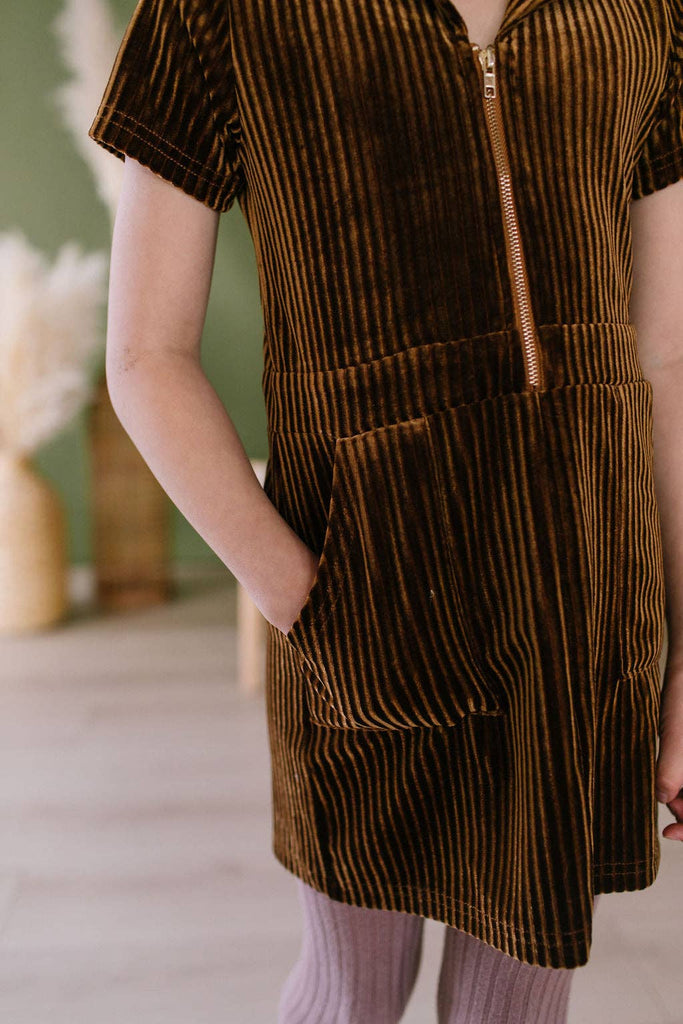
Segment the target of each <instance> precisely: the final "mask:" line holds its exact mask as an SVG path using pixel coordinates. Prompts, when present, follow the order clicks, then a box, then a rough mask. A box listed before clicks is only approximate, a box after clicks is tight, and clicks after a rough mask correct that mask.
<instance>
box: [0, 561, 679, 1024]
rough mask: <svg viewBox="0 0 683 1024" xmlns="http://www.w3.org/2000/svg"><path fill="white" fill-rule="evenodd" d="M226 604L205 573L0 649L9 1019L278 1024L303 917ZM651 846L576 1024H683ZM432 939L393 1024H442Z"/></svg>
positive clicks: (667, 879)
mask: <svg viewBox="0 0 683 1024" xmlns="http://www.w3.org/2000/svg"><path fill="white" fill-rule="evenodd" d="M234 609H235V593H234V590H233V586H232V580H231V577H230V576H229V575H225V576H224V575H219V576H218V577H217V578H215V579H213V580H212V579H209V580H203V581H202V580H199V581H194V582H186V583H185V584H183V588H182V592H181V595H180V596H179V597H178V598H176V599H175V600H174V601H173V602H171V603H169V604H167V605H164V606H161V607H158V608H155V609H151V610H146V611H144V612H132V613H127V614H126V615H110V616H98V615H95V614H93V613H92V612H91V611H90V610H89V609H88V606H87V605H86V604H83V605H81V604H75V605H74V609H73V612H72V614H71V616H70V618H69V620H68V621H67V622H65V623H64V624H62V625H61V626H60V627H59V628H57V629H54V630H52V631H50V632H46V633H43V634H41V635H35V636H30V637H29V636H26V637H23V638H18V637H13V638H4V639H0V700H1V701H2V713H1V714H0V1021H2V1024H274V1022H275V1019H276V1007H277V1000H278V995H279V992H280V988H281V986H282V984H283V982H284V980H285V977H286V976H287V974H288V972H289V970H290V968H291V966H292V964H293V963H294V960H295V959H296V956H297V954H298V947H299V942H300V937H301V922H300V918H299V906H298V902H297V899H296V891H295V882H294V878H293V876H292V875H291V874H289V873H288V872H287V871H285V869H284V868H283V867H282V866H281V865H280V864H279V863H278V862H277V861H276V860H275V858H274V856H273V855H272V853H271V849H270V840H271V824H270V778H269V769H270V761H269V753H268V746H267V730H266V722H265V712H264V704H263V698H262V695H259V696H258V697H257V698H255V699H254V698H252V699H248V698H245V697H242V696H240V694H239V693H238V692H237V690H236V686H235V683H234V659H235V634H234V625H233V623H234ZM669 820H671V815H670V814H669V813H668V811H666V809H661V812H660V826H661V827H664V825H665V824H666V823H667V822H668V821H669ZM660 830H661V828H660ZM661 841H662V853H663V863H662V866H661V868H660V873H659V876H658V878H657V881H656V882H655V884H654V885H653V886H651V887H650V888H649V889H646V890H644V891H642V892H638V893H618V894H608V895H604V896H603V897H602V902H601V905H600V906H599V908H598V910H597V913H596V916H595V919H594V940H593V949H592V953H591V960H590V961H589V963H588V964H587V965H586V966H585V967H583V968H580V969H579V970H577V972H576V975H575V980H574V985H573V990H572V997H571V1012H570V1021H571V1024H580V1022H581V1024H612V1022H614V1024H617V1022H618V1024H683V976H682V973H681V948H682V944H683V846H682V845H681V844H680V843H675V842H672V841H670V840H665V839H662V840H661ZM443 927H444V926H443V925H442V924H440V923H438V922H435V921H429V920H428V921H427V922H426V925H425V944H424V950H423V959H422V964H421V969H420V975H419V978H418V982H417V987H416V989H415V991H414V994H413V997H412V999H411V1003H410V1006H409V1009H408V1011H407V1013H406V1015H405V1017H404V1021H405V1024H431V1022H435V1020H436V1013H435V991H436V978H437V973H438V967H439V956H440V952H441V942H442V937H443ZM312 1024H320V1022H317V1021H316V1022H312ZM368 1024H371V1022H368Z"/></svg>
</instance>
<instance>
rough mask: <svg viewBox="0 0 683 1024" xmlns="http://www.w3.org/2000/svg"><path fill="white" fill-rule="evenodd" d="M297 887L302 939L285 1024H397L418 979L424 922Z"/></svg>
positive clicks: (285, 997) (284, 1006) (283, 1010)
mask: <svg viewBox="0 0 683 1024" xmlns="http://www.w3.org/2000/svg"><path fill="white" fill-rule="evenodd" d="M297 883H298V891H299V901H300V904H301V908H302V912H303V920H304V934H303V942H302V946H301V952H300V955H299V959H298V961H297V962H296V964H295V965H294V967H293V968H292V971H291V972H290V974H289V975H288V976H287V979H286V981H285V984H284V987H283V989H282V993H281V995H280V1003H279V1007H278V1018H277V1022H278V1024H368V1022H369V1021H372V1022H373V1024H396V1022H397V1021H399V1020H400V1019H401V1016H402V1014H403V1011H404V1010H405V1007H406V1004H407V1002H408V999H409V997H410V994H411V992H412V990H413V986H414V984H415V980H416V978H417V971H418V967H419V965H420V957H421V954H422V932H423V926H424V918H422V917H418V916H417V915H415V914H404V913H402V912H400V911H396V910H374V909H370V908H368V907H354V906H350V905H348V904H345V903H339V902H338V901H336V900H332V899H330V897H329V896H326V895H325V894H324V893H321V892H318V891H317V890H316V889H313V888H311V887H310V886H309V885H306V884H305V883H304V882H303V881H302V880H301V879H297Z"/></svg>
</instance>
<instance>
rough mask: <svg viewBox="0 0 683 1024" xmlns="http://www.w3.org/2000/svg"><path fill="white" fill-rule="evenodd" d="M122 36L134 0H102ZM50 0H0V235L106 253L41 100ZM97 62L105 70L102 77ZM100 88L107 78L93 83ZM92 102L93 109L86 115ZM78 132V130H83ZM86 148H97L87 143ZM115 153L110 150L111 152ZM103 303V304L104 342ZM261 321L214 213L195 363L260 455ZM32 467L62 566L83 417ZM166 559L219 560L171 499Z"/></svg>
mask: <svg viewBox="0 0 683 1024" xmlns="http://www.w3.org/2000/svg"><path fill="white" fill-rule="evenodd" d="M109 2H110V3H111V4H112V7H113V9H114V11H115V13H116V17H117V19H118V20H117V24H118V26H119V28H120V34H121V35H122V34H123V30H124V28H125V26H126V23H127V21H128V18H129V17H130V15H131V14H132V12H133V9H134V7H135V2H134V0H109ZM60 10H61V3H59V2H57V0H34V2H31V3H27V2H26V0H2V14H3V31H2V33H0V138H1V139H2V160H1V161H0V231H7V230H12V229H20V230H21V231H23V232H24V233H25V234H26V236H27V238H28V240H29V242H31V244H33V245H36V246H38V247H39V248H40V249H42V250H43V251H44V252H45V253H46V254H47V255H48V256H49V257H50V258H52V257H54V255H55V254H56V251H57V249H58V248H59V247H60V246H61V245H62V244H63V243H64V242H65V241H67V240H70V239H74V240H76V241H78V242H80V243H81V244H82V245H83V246H84V247H85V249H86V251H91V250H94V249H103V250H105V251H106V252H108V251H109V246H110V230H111V228H110V222H109V212H108V210H107V208H106V207H105V206H103V205H102V203H101V202H100V201H99V200H98V198H97V195H96V192H95V186H94V182H93V178H92V175H91V173H90V170H89V168H88V167H87V166H86V164H85V163H84V161H83V160H82V159H81V158H80V157H79V155H78V153H77V152H76V150H75V148H74V146H73V144H72V138H71V133H70V131H69V130H67V129H66V128H65V127H64V125H63V123H62V120H61V115H60V112H59V109H58V108H57V106H56V105H55V103H54V101H53V100H52V98H51V96H52V93H53V92H54V90H55V88H56V87H57V86H59V85H60V84H62V83H63V82H65V80H66V79H67V71H66V70H65V68H64V67H63V65H62V62H61V59H60V57H59V49H58V46H57V40H56V36H55V34H54V31H53V29H52V23H53V21H54V18H55V17H56V15H57V14H58V12H59V11H60ZM108 70H109V69H107V73H108ZM105 84H106V74H105V77H104V79H103V83H102V90H103V91H104V86H105ZM94 115H95V109H93V117H94ZM86 131H87V128H86ZM92 145H93V146H96V145H97V143H95V142H92ZM111 159H112V160H116V159H117V158H116V157H115V156H113V155H112V156H111ZM105 324H106V310H105V309H104V308H103V310H102V338H103V342H104V332H105ZM262 344H263V317H262V313H261V305H260V298H259V291H258V279H257V274H256V260H255V254H254V247H253V243H252V240H251V236H250V234H249V231H248V229H247V225H246V222H245V220H244V218H243V216H242V212H241V210H240V209H239V206H238V204H237V203H235V204H234V206H233V208H232V209H231V210H229V211H228V212H227V213H224V214H222V215H221V219H220V230H219V235H218V247H217V252H216V263H215V269H214V276H213V284H212V289H211V297H210V300H209V308H208V311H207V318H206V326H205V330H204V339H203V345H202V365H203V367H204V369H205V372H206V374H207V376H208V377H209V378H210V380H211V383H212V384H213V386H214V387H215V388H216V390H217V392H218V394H219V395H220V397H221V399H222V401H223V403H224V405H225V407H226V409H227V410H228V412H229V413H230V415H231V417H232V418H233V420H234V422H235V425H236V427H237V429H238V431H239V433H240V437H241V438H242V441H243V442H244V445H245V448H246V450H247V453H248V454H249V456H250V457H252V458H265V457H266V455H267V451H268V445H267V439H266V417H265V409H264V403H263V396H262V394H261V380H260V378H261V369H262V360H263V356H262ZM35 463H36V466H37V468H38V469H39V470H41V471H42V472H43V474H44V475H45V476H46V477H48V478H49V479H50V480H51V481H52V482H53V483H54V484H55V486H56V487H57V489H58V490H59V492H60V495H61V496H62V499H63V501H64V505H65V509H66V515H67V518H68V524H69V553H70V559H71V561H72V562H86V561H88V560H89V558H90V552H91V544H90V509H89V462H88V447H87V436H86V433H85V416H84V415H81V416H80V417H78V419H77V420H75V421H74V422H73V423H72V424H71V425H70V426H69V427H68V428H67V429H66V430H64V431H63V433H62V434H61V435H60V436H59V437H57V438H55V440H54V441H53V442H52V443H50V444H49V445H46V446H45V447H44V448H42V449H41V450H40V451H39V452H38V454H37V457H36V459H35ZM171 516H172V522H173V550H172V555H173V557H174V558H176V559H181V560H183V561H189V560H191V561H207V562H209V563H211V564H215V565H219V564H220V560H219V559H218V556H217V555H215V554H214V552H213V551H212V550H211V549H210V548H209V547H208V545H207V544H205V542H204V541H203V540H202V538H201V537H200V536H199V535H198V534H197V533H196V531H195V530H194V529H193V527H192V526H191V525H190V524H189V523H188V522H187V520H186V519H185V518H184V517H183V516H182V515H181V514H180V512H178V510H177V509H176V508H175V506H172V509H171Z"/></svg>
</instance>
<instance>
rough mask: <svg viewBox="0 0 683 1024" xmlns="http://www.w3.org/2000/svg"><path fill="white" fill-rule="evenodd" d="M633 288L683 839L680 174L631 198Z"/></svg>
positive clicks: (665, 754) (671, 834)
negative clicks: (647, 400)
mask: <svg viewBox="0 0 683 1024" xmlns="http://www.w3.org/2000/svg"><path fill="white" fill-rule="evenodd" d="M631 225H632V231H633V262H634V272H633V292H632V296H631V307H630V309H631V319H632V320H633V322H634V324H635V326H636V332H637V336H638V353H639V357H640V362H641V366H642V369H643V374H644V376H645V377H646V378H647V379H648V380H649V381H650V382H651V384H652V388H653V417H654V420H653V439H654V447H655V461H654V470H655V481H656V490H657V502H658V505H659V510H660V516H661V523H662V541H663V549H664V575H665V590H666V609H667V614H666V621H667V640H668V645H667V662H666V672H665V677H664V689H663V692H662V707H661V717H660V749H659V760H658V766H657V780H656V783H657V790H658V792H659V791H661V792H662V793H663V797H662V799H663V800H664V801H665V802H667V803H668V804H669V806H670V808H671V810H672V812H673V813H674V814H675V815H676V817H677V818H678V820H679V822H681V823H680V824H677V823H672V824H670V825H668V826H667V830H666V831H665V832H664V833H663V834H664V836H665V837H666V838H671V839H683V797H678V799H676V795H677V794H678V792H679V790H681V788H682V787H683V180H680V181H677V182H675V183H674V184H671V185H669V186H668V187H667V188H663V189H660V190H659V191H657V192H654V193H652V194H651V195H649V196H645V197H643V198H640V199H638V201H637V202H634V203H633V204H632V208H631Z"/></svg>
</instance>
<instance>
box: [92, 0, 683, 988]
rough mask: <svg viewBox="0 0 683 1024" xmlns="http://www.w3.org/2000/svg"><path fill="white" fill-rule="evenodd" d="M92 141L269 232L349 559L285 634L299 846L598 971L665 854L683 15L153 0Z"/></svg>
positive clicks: (450, 917)
mask: <svg viewBox="0 0 683 1024" xmlns="http://www.w3.org/2000/svg"><path fill="white" fill-rule="evenodd" d="M89 135H90V136H91V137H92V138H93V139H95V140H96V141H97V142H98V143H100V144H101V145H103V146H105V147H106V148H107V149H108V150H110V151H111V152H112V153H114V154H116V155H117V156H119V157H121V158H123V155H124V154H129V155H130V156H131V157H134V158H135V159H137V160H139V161H140V162H141V163H143V164H145V165H146V166H148V167H150V168H151V169H152V170H153V171H155V172H156V173H157V174H159V175H161V176H162V177H163V178H165V179H167V180H168V181H170V182H172V183H173V184H174V185H176V186H177V187H179V188H180V189H183V190H184V191H185V192H187V193H188V194H190V195H192V196H194V197H195V198H196V199H198V200H199V201H201V202H202V203H205V204H206V205H207V206H209V207H210V208H212V209H214V210H216V211H220V212H222V211H226V210H228V209H229V208H230V207H231V206H232V204H233V202H234V201H235V199H237V200H238V202H239V206H240V208H241V210H242V213H243V215H244V217H245V219H246V221H247V224H248V226H249V230H250V232H251V235H252V237H253V241H254V247H255V252H256V258H257V265H258V276H259V285H260V294H261V300H262V308H263V317H264V335H263V356H264V368H263V377H262V386H263V394H264V398H265V404H266V409H267V417H268V441H269V458H268V467H267V475H266V481H265V488H266V491H267V494H268V496H269V497H270V499H271V500H272V502H273V503H274V504H275V506H276V507H277V509H278V510H279V512H280V513H281V515H282V516H283V517H284V518H285V519H286V521H287V522H288V523H289V524H290V526H291V527H292V528H293V529H294V530H295V531H296V532H297V533H298V534H299V535H300V536H301V538H302V539H303V540H304V541H305V542H306V543H307V544H308V545H309V546H310V547H311V549H312V550H314V551H315V552H316V553H317V555H318V556H319V564H318V569H317V575H316V578H315V581H314V583H313V585H312V588H311V590H310V592H309V594H308V596H307V598H306V601H305V603H304V604H303V607H302V608H301V610H300V612H299V615H298V617H297V619H296V621H295V622H294V624H293V625H292V627H291V630H290V631H289V632H288V633H287V634H286V635H285V634H284V633H282V632H281V631H280V630H279V629H277V628H276V627H275V626H273V625H272V624H270V623H269V624H268V646H267V677H266V706H267V716H268V727H269V738H270V751H271V764H272V798H273V804H272V811H273V819H272V821H273V851H274V855H275V857H276V858H277V859H278V860H279V861H281V863H282V864H283V865H284V866H285V867H286V868H287V869H288V870H289V871H291V872H293V873H294V874H295V875H297V876H299V877H300V878H302V879H304V880H305V881H306V882H307V883H308V884H309V885H312V886H313V887H315V888H316V889H318V890H320V891H322V892H325V893H328V894H329V895H330V896H331V897H333V898H334V899H336V900H340V901H342V902H344V903H349V904H354V905H357V906H363V907H378V908H385V909H393V910H398V911H403V912H407V913H411V914H418V915H422V916H424V917H429V918H433V919H436V920H439V921H443V922H445V923H447V924H449V925H453V926H455V927H457V928H461V929H464V930H465V931H467V932H469V933H471V934H472V935H475V936H477V937H478V938H480V939H482V940H483V941H485V942H487V943H489V944H490V945H492V946H494V947H496V948H498V949H500V950H502V951H504V952H505V953H507V954H509V955H511V956H514V957H516V958H518V959H520V960H523V961H526V962H528V963H531V964H539V965H542V966H548V967H567V968H571V967H576V966H579V965H581V964H583V963H585V962H586V961H587V959H588V956H589V950H590V944H591V937H592V911H593V895H594V893H597V892H613V891H617V890H634V889H643V888H645V887H646V886H648V885H650V884H651V883H652V882H653V881H654V879H655V876H656V873H657V869H658V865H659V860H660V846H659V839H658V832H657V828H658V825H657V803H656V800H655V796H654V775H655V762H656V742H657V726H658V712H659V700H660V669H661V666H660V664H659V660H660V652H661V649H662V641H663V631H664V624H665V596H664V588H663V566H662V547H661V531H660V519H659V511H658V507H657V501H656V495H655V489H654V480H653V444H652V388H651V385H650V383H649V381H648V380H647V379H645V378H644V376H643V372H642V368H641V365H640V363H639V359H638V351H637V339H636V332H635V329H634V326H633V324H632V323H631V322H630V320H629V296H630V291H631V283H632V249H631V233H630V204H631V202H632V201H634V200H637V199H639V198H640V197H642V196H644V195H646V194H647V193H651V192H653V191H654V190H656V189H661V188H664V187H666V186H667V185H670V184H672V183H674V182H676V181H677V180H678V179H679V178H681V177H683V5H682V2H681V0H509V3H508V6H507V10H506V13H505V17H504V20H503V22H502V25H501V27H500V29H499V31H498V33H497V35H496V37H495V40H494V41H492V44H491V46H489V47H487V48H486V49H483V50H478V49H477V47H476V46H475V45H473V44H472V43H471V41H470V39H469V38H468V34H467V28H466V25H465V23H464V21H463V18H462V17H461V16H460V14H459V13H458V11H457V9H456V7H454V6H453V4H452V3H451V0H139V3H138V4H137V7H136V8H135V11H134V14H133V16H132V18H131V20H130V23H129V25H128V27H127V29H126V32H125V36H124V38H123V41H122V42H121V45H120V49H119V52H118V55H117V57H116V62H115V64H114V66H113V69H112V71H111V74H110V77H109V81H108V84H107V87H106V91H105V94H104V96H103V98H102V102H101V105H100V107H99V109H98V111H97V114H96V116H95V119H94V121H93V123H92V125H91V127H90V129H89ZM225 284H226V286H227V285H228V282H225ZM222 285H223V282H218V287H222Z"/></svg>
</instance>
